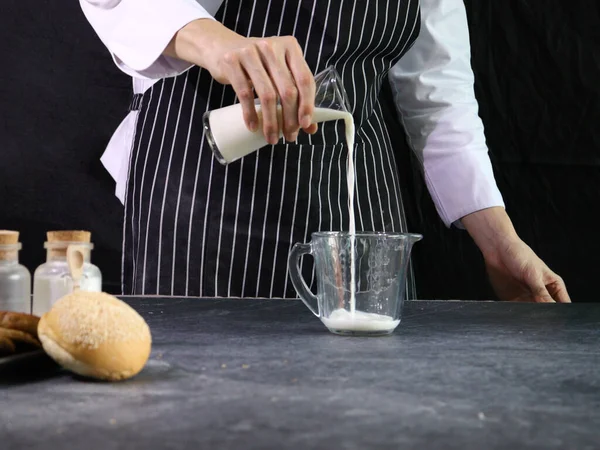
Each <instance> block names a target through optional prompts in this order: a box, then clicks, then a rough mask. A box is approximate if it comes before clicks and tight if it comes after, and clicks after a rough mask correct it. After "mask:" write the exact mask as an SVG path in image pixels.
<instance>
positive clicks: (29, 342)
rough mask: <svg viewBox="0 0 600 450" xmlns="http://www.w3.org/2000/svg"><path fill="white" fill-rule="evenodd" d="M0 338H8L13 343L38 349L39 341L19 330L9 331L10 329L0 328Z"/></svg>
mask: <svg viewBox="0 0 600 450" xmlns="http://www.w3.org/2000/svg"><path fill="white" fill-rule="evenodd" d="M0 337H3V338H8V339H10V340H11V341H13V343H16V344H24V345H25V346H27V347H33V348H40V347H41V345H40V343H39V341H38V340H37V339H36V338H35V337H34V336H32V335H31V334H29V333H25V332H24V331H19V330H11V329H10V328H2V327H0Z"/></svg>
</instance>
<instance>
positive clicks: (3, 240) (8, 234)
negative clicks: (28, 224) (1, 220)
mask: <svg viewBox="0 0 600 450" xmlns="http://www.w3.org/2000/svg"><path fill="white" fill-rule="evenodd" d="M18 243H19V232H18V231H10V230H0V245H11V244H18Z"/></svg>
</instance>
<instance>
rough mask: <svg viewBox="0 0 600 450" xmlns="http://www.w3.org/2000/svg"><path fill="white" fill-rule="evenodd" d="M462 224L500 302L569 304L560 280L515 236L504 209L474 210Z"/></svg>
mask: <svg viewBox="0 0 600 450" xmlns="http://www.w3.org/2000/svg"><path fill="white" fill-rule="evenodd" d="M462 223H463V225H464V226H465V228H466V229H467V231H468V232H469V234H470V235H471V237H473V240H474V241H475V243H476V244H477V246H478V247H479V249H480V250H481V253H482V254H483V258H484V260H485V265H486V269H487V272H488V276H489V279H490V283H491V284H492V287H493V288H494V291H495V292H496V295H497V296H498V298H499V299H500V300H505V301H521V302H538V303H553V302H562V303H570V302H571V299H570V298H569V294H568V293H567V288H566V287H565V283H564V282H563V280H562V278H560V277H559V276H558V275H557V274H555V273H554V272H553V271H552V270H550V269H549V268H548V266H547V265H546V264H545V263H544V262H543V261H542V260H541V259H540V258H539V257H538V256H537V255H536V254H535V253H534V252H533V250H532V249H531V248H530V247H529V246H528V245H527V244H525V243H524V242H523V241H522V240H521V239H520V238H519V237H518V236H517V233H516V231H515V230H514V228H513V226H512V223H511V221H510V219H509V217H508V215H507V214H506V211H505V210H504V208H489V209H485V210H481V211H477V212H475V213H472V214H469V215H468V216H465V217H463V218H462Z"/></svg>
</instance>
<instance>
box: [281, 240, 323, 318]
mask: <svg viewBox="0 0 600 450" xmlns="http://www.w3.org/2000/svg"><path fill="white" fill-rule="evenodd" d="M304 255H312V245H311V244H294V248H292V251H291V252H290V256H289V258H288V269H289V271H290V278H291V279H292V284H293V285H294V289H296V292H297V293H298V295H299V296H300V300H302V302H304V304H305V305H306V306H308V309H310V310H311V312H312V313H313V314H314V315H315V316H317V317H320V314H319V311H318V309H319V300H318V299H317V296H316V295H315V294H313V293H312V292H311V290H310V288H309V287H308V285H307V284H306V281H305V280H304V278H303V277H302V272H300V258H302V256H304ZM311 303H314V304H316V305H317V309H315V308H314V307H313V306H312V305H311Z"/></svg>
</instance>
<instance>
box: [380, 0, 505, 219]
mask: <svg viewBox="0 0 600 450" xmlns="http://www.w3.org/2000/svg"><path fill="white" fill-rule="evenodd" d="M389 79H390V83H391V84H392V88H393V90H394V95H395V101H396V105H397V109H398V111H399V113H400V117H401V120H402V121H403V123H404V126H405V128H406V132H407V135H408V139H409V143H410V145H411V147H412V149H413V150H414V152H415V153H416V155H417V157H418V158H419V160H420V161H421V163H422V165H423V172H424V178H425V182H426V183H427V187H428V189H429V192H430V194H431V196H432V198H433V201H434V203H435V205H436V208H437V211H438V214H439V215H440V217H441V218H442V220H443V221H444V223H445V224H446V226H450V225H452V224H456V225H457V226H459V227H461V225H460V222H458V221H459V220H460V219H461V218H462V217H464V216H466V215H468V214H470V213H472V212H475V211H479V210H481V209H485V208H489V207H492V206H502V207H504V202H503V200H502V195H501V194H500V191H499V190H498V187H497V185H496V181H495V179H494V173H493V171H492V164H491V161H490V159H489V155H488V149H487V145H486V142H485V135H484V131H483V123H482V121H481V119H480V117H479V115H478V105H477V100H476V99H475V93H474V89H473V83H474V75H473V71H472V68H471V49H470V43H469V28H468V23H467V16H466V11H465V7H464V4H463V0H421V33H420V35H419V37H418V38H417V40H416V42H415V44H414V46H413V47H412V48H411V49H410V50H409V51H408V52H407V54H406V55H405V56H404V57H403V58H402V59H401V60H400V62H399V63H398V64H396V65H395V66H394V67H393V68H392V69H391V71H390V73H389Z"/></svg>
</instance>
